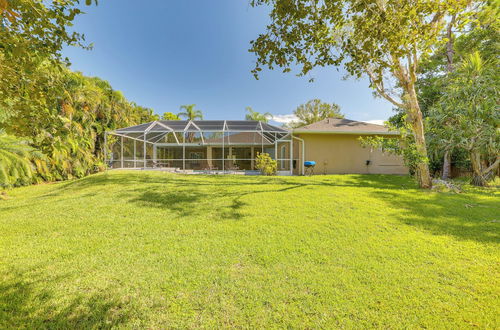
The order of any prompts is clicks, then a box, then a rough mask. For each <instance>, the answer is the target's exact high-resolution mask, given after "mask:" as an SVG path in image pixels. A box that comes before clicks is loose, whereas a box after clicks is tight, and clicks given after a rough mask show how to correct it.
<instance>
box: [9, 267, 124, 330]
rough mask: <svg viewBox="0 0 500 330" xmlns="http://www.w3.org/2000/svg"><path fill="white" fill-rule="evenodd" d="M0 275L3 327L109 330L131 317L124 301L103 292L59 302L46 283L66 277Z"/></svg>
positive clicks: (17, 274) (12, 273)
mask: <svg viewBox="0 0 500 330" xmlns="http://www.w3.org/2000/svg"><path fill="white" fill-rule="evenodd" d="M0 278H2V281H1V282H0V328H1V329H18V328H29V329H41V328H43V329H75V328H80V329H109V328H113V327H116V326H119V325H121V324H124V323H125V322H126V321H127V320H128V319H129V315H128V312H127V310H126V308H125V307H126V306H125V303H123V302H120V301H119V300H118V299H116V298H113V297H110V296H109V295H107V294H106V293H104V292H103V293H101V294H94V295H90V296H89V295H86V296H84V295H81V296H79V297H75V298H74V299H73V300H72V301H70V302H66V301H65V302H64V303H61V302H59V303H56V302H55V301H54V295H53V293H52V292H51V291H50V290H48V289H46V288H45V283H47V282H49V283H53V282H54V281H61V280H64V279H63V278H44V279H41V278H32V277H30V278H29V280H27V279H25V278H24V277H23V276H22V274H19V273H15V272H9V273H8V274H6V273H4V274H1V273H0ZM40 287H43V289H41V288H40ZM62 304H64V305H62Z"/></svg>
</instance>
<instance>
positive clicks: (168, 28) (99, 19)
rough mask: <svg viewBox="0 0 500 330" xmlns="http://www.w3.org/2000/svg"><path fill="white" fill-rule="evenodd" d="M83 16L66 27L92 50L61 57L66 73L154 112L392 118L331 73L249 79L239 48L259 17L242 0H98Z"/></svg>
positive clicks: (261, 23) (261, 27)
mask: <svg viewBox="0 0 500 330" xmlns="http://www.w3.org/2000/svg"><path fill="white" fill-rule="evenodd" d="M85 11H86V12H87V14H85V15H81V16H79V17H78V18H77V19H76V22H75V29H76V30H77V31H79V32H81V33H84V34H85V36H86V39H87V41H88V42H91V43H93V44H94V48H93V50H91V51H86V50H82V49H78V48H74V47H68V48H66V49H65V50H64V55H65V56H68V57H69V59H70V60H71V62H72V68H73V70H78V71H82V72H83V73H84V74H86V75H91V76H98V77H100V78H102V79H105V80H108V81H109V82H110V83H111V85H112V86H113V88H115V89H118V90H121V91H122V92H123V93H124V94H125V96H126V97H127V99H129V100H131V101H135V102H136V103H138V104H140V105H143V106H147V107H151V108H153V109H154V110H155V112H156V113H159V114H161V113H163V112H166V111H170V112H174V113H176V112H178V111H179V106H180V105H181V104H191V103H195V104H196V105H197V108H198V109H201V110H202V111H203V113H204V114H205V119H243V118H244V115H245V107H246V106H251V107H252V108H253V109H254V110H256V111H259V112H270V113H272V114H274V115H287V114H291V113H292V112H293V110H294V109H295V108H296V107H297V106H298V105H299V104H301V103H305V102H307V101H308V100H310V99H313V98H319V99H321V100H323V101H325V102H335V103H337V104H339V105H340V106H341V109H342V112H343V113H344V114H345V115H346V117H347V118H350V119H354V120H363V121H368V120H382V119H387V118H388V117H389V116H390V115H391V113H392V110H391V109H392V107H391V104H389V103H388V102H387V101H385V100H382V99H376V98H374V97H373V96H372V91H371V89H370V88H369V87H368V82H367V80H358V81H356V80H354V79H352V78H349V79H348V80H342V77H343V76H344V73H343V71H342V70H341V69H337V68H333V67H330V68H322V69H316V70H315V71H314V72H313V74H312V76H313V77H314V78H315V82H313V83H310V82H308V78H307V77H297V76H296V75H295V74H294V73H286V74H285V73H282V72H280V71H279V70H278V71H270V70H263V71H262V74H261V77H260V80H255V78H254V77H253V76H252V74H251V73H250V70H251V69H252V68H253V65H254V63H255V57H254V55H253V54H251V53H249V52H248V48H249V42H250V40H252V39H255V38H256V37H257V36H258V34H259V33H261V32H264V31H265V26H266V24H267V22H268V16H267V9H266V8H252V7H250V6H249V4H248V0H217V1H206V0H182V1H170V0H147V1H132V0H101V1H99V5H98V6H97V7H95V6H94V7H85Z"/></svg>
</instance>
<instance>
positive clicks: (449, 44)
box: [441, 15, 456, 180]
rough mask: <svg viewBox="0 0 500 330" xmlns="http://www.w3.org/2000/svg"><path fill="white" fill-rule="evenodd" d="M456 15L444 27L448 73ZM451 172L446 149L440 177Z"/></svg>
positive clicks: (449, 159)
mask: <svg viewBox="0 0 500 330" xmlns="http://www.w3.org/2000/svg"><path fill="white" fill-rule="evenodd" d="M455 20H456V15H453V16H452V17H451V20H450V22H449V23H448V26H447V28H446V38H447V39H448V41H447V42H446V70H447V71H448V74H450V73H452V72H453V70H454V67H453V55H455V49H454V41H455V37H454V36H453V30H452V28H453V25H454V24H455ZM450 173H451V150H450V149H446V150H445V152H444V157H443V173H442V176H441V179H443V180H447V179H448V178H449V177H450Z"/></svg>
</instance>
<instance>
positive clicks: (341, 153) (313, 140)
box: [294, 134, 408, 174]
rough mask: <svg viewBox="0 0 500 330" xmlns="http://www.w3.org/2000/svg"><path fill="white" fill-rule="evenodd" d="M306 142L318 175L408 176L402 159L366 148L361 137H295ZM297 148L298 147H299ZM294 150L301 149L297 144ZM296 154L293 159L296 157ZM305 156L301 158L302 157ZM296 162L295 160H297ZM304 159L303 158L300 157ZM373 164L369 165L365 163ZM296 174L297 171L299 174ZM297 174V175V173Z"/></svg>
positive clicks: (307, 152)
mask: <svg viewBox="0 0 500 330" xmlns="http://www.w3.org/2000/svg"><path fill="white" fill-rule="evenodd" d="M294 135H295V136H297V137H299V138H301V139H303V140H304V142H305V157H304V158H303V159H300V162H303V161H304V160H306V161H307V160H309V161H315V162H316V167H315V169H314V173H315V174H348V173H353V174H354V173H356V174H357V173H359V174H407V173H408V168H407V167H406V166H404V163H403V160H402V158H401V157H399V156H394V155H390V154H387V153H383V152H382V151H381V150H378V149H373V148H363V147H362V146H361V144H360V142H359V140H358V139H359V135H352V134H294ZM296 145H297V147H296ZM296 145H294V149H295V148H297V149H298V148H301V146H300V147H299V145H298V144H296ZM295 151H296V150H294V156H297V154H296V152H295ZM300 156H302V155H300ZM294 158H295V157H294ZM300 158H302V157H300ZM367 160H370V165H366V161H367ZM296 172H297V171H296ZM297 174H298V173H297Z"/></svg>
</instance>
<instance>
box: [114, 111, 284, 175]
mask: <svg viewBox="0 0 500 330" xmlns="http://www.w3.org/2000/svg"><path fill="white" fill-rule="evenodd" d="M106 143H107V145H108V146H109V148H108V149H109V151H108V153H107V155H106V161H107V163H108V164H109V167H110V168H135V169H164V170H171V171H178V172H185V173H189V172H192V173H195V172H200V173H221V174H222V173H247V174H252V173H257V171H256V168H255V157H256V156H257V154H258V153H261V152H264V153H268V154H269V155H270V156H271V157H272V158H273V159H276V160H277V164H278V173H279V174H291V173H292V169H293V166H294V161H293V159H292V156H291V155H293V143H292V136H291V133H290V132H289V131H287V130H285V129H283V128H280V127H276V126H273V125H269V124H267V123H263V122H259V121H251V120H240V121H234V120H194V121H191V120H190V121H183V120H158V121H154V122H150V123H146V124H141V125H136V126H131V127H127V128H121V129H117V130H115V131H111V132H106Z"/></svg>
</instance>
